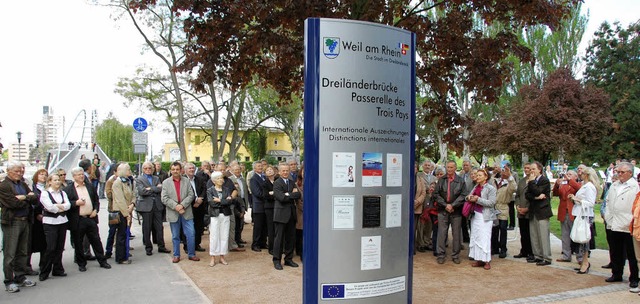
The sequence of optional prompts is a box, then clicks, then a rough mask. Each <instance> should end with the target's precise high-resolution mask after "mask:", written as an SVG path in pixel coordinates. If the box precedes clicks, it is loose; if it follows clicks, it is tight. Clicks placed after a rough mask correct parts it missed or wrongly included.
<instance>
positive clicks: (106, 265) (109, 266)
mask: <svg viewBox="0 0 640 304" xmlns="http://www.w3.org/2000/svg"><path fill="white" fill-rule="evenodd" d="M100 267H101V268H104V269H111V265H109V263H107V262H103V263H102V264H100Z"/></svg>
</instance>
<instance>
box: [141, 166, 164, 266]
mask: <svg viewBox="0 0 640 304" xmlns="http://www.w3.org/2000/svg"><path fill="white" fill-rule="evenodd" d="M136 191H137V192H138V202H137V203H136V209H137V210H138V212H139V213H140V215H141V216H142V243H143V244H144V247H145V250H146V251H147V255H152V254H153V243H151V232H152V231H154V234H155V235H156V237H157V238H156V239H155V240H156V243H157V244H158V252H161V253H171V251H169V250H168V249H167V248H166V247H165V244H164V234H163V232H162V212H163V210H164V205H163V204H162V201H161V200H160V193H161V192H162V182H160V178H158V177H157V176H155V175H153V163H151V162H144V163H143V164H142V174H141V175H140V176H138V178H137V179H136Z"/></svg>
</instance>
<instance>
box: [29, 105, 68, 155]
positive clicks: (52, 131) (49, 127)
mask: <svg viewBox="0 0 640 304" xmlns="http://www.w3.org/2000/svg"><path fill="white" fill-rule="evenodd" d="M65 127H66V126H65V119H64V116H55V115H53V108H52V107H50V106H42V121H41V122H40V123H37V124H36V142H37V143H38V144H42V145H51V146H56V145H57V144H58V143H60V141H61V140H62V137H63V132H64V130H65Z"/></svg>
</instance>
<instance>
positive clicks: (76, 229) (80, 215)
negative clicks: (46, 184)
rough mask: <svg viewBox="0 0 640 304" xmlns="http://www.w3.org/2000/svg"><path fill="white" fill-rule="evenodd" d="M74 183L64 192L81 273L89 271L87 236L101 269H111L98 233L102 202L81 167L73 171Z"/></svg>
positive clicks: (76, 258) (76, 257)
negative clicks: (69, 206) (83, 244)
mask: <svg viewBox="0 0 640 304" xmlns="http://www.w3.org/2000/svg"><path fill="white" fill-rule="evenodd" d="M71 174H72V177H73V183H71V184H70V185H68V186H67V187H66V188H65V189H64V191H65V192H66V193H67V196H68V197H69V202H70V203H71V209H69V211H68V212H67V217H68V218H69V230H71V233H72V234H73V235H74V238H73V239H74V242H75V246H74V248H75V260H76V263H78V267H79V270H80V271H81V272H84V271H87V258H86V257H85V255H84V250H83V246H82V243H83V240H84V237H85V236H86V237H87V238H88V239H89V243H90V244H91V247H93V252H94V253H95V255H96V259H97V260H98V262H99V263H100V267H102V268H106V269H110V268H111V265H109V263H107V259H106V257H105V256H104V249H103V247H102V241H101V240H100V234H99V232H98V211H99V210H100V200H99V199H98V193H97V192H96V191H95V189H94V188H93V187H92V186H91V183H86V177H85V175H84V170H83V169H82V168H81V167H76V168H73V169H71Z"/></svg>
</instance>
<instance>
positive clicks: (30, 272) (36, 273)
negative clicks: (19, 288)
mask: <svg viewBox="0 0 640 304" xmlns="http://www.w3.org/2000/svg"><path fill="white" fill-rule="evenodd" d="M39 274H40V272H38V271H36V270H33V269H31V270H29V271H27V272H26V273H25V275H30V276H35V275H39Z"/></svg>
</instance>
